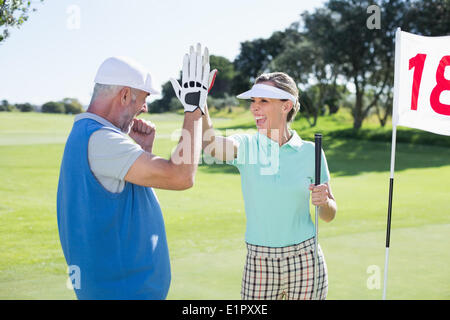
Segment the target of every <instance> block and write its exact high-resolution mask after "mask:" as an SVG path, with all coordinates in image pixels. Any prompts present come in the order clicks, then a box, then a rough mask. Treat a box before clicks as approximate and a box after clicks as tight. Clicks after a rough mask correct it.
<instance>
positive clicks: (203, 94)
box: [170, 43, 217, 114]
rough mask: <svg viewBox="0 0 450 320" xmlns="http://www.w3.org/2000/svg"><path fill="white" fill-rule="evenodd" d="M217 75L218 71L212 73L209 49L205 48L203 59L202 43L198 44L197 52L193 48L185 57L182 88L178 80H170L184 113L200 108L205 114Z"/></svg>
mask: <svg viewBox="0 0 450 320" xmlns="http://www.w3.org/2000/svg"><path fill="white" fill-rule="evenodd" d="M216 73H217V70H216V69H214V70H213V71H211V72H210V66H209V52H208V48H206V47H205V53H204V55H203V57H202V55H201V45H200V43H199V44H197V51H196V52H194V47H192V46H191V48H190V53H189V54H185V55H184V59H183V70H182V74H181V86H180V84H179V83H178V81H177V80H175V79H173V78H171V79H170V82H171V83H172V87H173V90H174V91H175V95H176V96H177V98H178V99H179V100H180V101H181V103H182V105H183V107H184V112H192V111H194V110H195V109H197V108H200V110H201V111H202V114H204V113H205V105H206V98H207V97H208V92H209V90H210V89H211V87H212V85H213V84H214V79H215V77H216Z"/></svg>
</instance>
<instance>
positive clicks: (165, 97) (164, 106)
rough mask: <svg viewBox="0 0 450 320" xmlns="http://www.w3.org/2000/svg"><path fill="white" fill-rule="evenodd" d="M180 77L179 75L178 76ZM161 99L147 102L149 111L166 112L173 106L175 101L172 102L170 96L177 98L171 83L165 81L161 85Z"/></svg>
mask: <svg viewBox="0 0 450 320" xmlns="http://www.w3.org/2000/svg"><path fill="white" fill-rule="evenodd" d="M180 79H181V77H180ZM161 96H162V98H161V99H156V100H154V101H153V102H151V103H149V104H148V112H149V113H162V112H167V111H169V110H170V109H171V107H175V106H176V105H175V103H172V98H177V97H176V96H175V92H174V91H173V88H172V83H170V81H167V82H166V83H164V84H163V85H162V90H161Z"/></svg>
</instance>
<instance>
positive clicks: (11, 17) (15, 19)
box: [0, 0, 43, 43]
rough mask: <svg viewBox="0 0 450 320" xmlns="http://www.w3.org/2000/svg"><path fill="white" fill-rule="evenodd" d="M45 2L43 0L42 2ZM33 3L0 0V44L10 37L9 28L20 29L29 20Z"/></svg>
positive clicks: (34, 9)
mask: <svg viewBox="0 0 450 320" xmlns="http://www.w3.org/2000/svg"><path fill="white" fill-rule="evenodd" d="M40 2H43V0H40ZM31 4H32V1H23V0H0V43H1V42H2V41H4V40H5V39H6V38H7V37H9V34H10V32H9V28H14V27H17V28H19V27H20V26H21V25H22V24H23V23H24V22H25V21H27V20H28V15H29V12H30V10H31V11H36V8H31Z"/></svg>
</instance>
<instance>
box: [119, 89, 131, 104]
mask: <svg viewBox="0 0 450 320" xmlns="http://www.w3.org/2000/svg"><path fill="white" fill-rule="evenodd" d="M119 94H120V103H121V104H122V105H123V106H126V105H128V104H129V103H130V101H131V88H130V87H123V88H122V89H121V90H120V91H119Z"/></svg>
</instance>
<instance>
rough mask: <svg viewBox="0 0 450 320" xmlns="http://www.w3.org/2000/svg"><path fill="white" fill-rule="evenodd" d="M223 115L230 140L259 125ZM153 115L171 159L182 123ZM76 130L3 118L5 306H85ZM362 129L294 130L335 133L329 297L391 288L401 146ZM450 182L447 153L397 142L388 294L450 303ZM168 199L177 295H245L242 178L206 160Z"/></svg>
mask: <svg viewBox="0 0 450 320" xmlns="http://www.w3.org/2000/svg"><path fill="white" fill-rule="evenodd" d="M213 115H214V117H215V119H214V120H213V121H214V125H215V127H216V128H217V129H218V131H219V132H222V133H227V132H229V131H230V130H231V129H232V130H252V128H253V120H252V118H251V115H250V114H249V113H248V112H246V111H245V110H240V111H237V112H235V113H231V114H228V113H227V112H226V111H220V112H213ZM144 117H145V118H149V119H151V120H152V121H153V122H155V123H156V125H157V132H158V133H157V138H156V142H155V147H154V152H155V153H156V154H158V155H161V156H165V157H168V156H169V155H170V152H171V150H172V148H173V147H174V146H175V145H176V143H177V138H176V134H175V135H173V131H174V130H176V129H178V128H180V127H181V125H182V119H183V118H182V115H177V114H161V115H145V116H144ZM72 122H73V116H68V115H46V114H38V113H29V114H25V113H0V182H1V183H0V298H1V299H73V298H75V296H74V294H73V292H72V291H71V290H68V289H67V288H66V285H65V283H66V275H65V273H66V269H67V266H66V264H65V261H64V258H63V255H62V251H61V248H60V245H59V238H58V231H57V224H56V187H57V181H58V174H59V165H60V161H61V157H62V152H63V148H64V142H65V139H66V137H67V134H68V133H69V131H70V128H71V124H72ZM366 126H368V127H370V124H368V125H366ZM350 127H351V121H349V118H348V117H347V115H345V114H341V113H339V114H338V115H335V116H333V117H323V118H320V119H319V123H318V127H316V128H309V127H308V126H307V124H306V122H305V123H303V122H302V120H299V121H297V122H295V123H294V124H293V128H294V129H296V130H297V131H298V132H299V134H300V135H301V136H302V137H303V138H304V139H311V138H312V137H313V135H314V132H322V133H323V134H324V144H323V147H324V150H325V152H326V155H327V159H328V164H329V167H330V171H331V176H332V180H331V184H332V188H333V192H334V194H335V197H336V199H337V202H338V215H337V217H336V219H335V220H334V221H332V222H331V223H328V224H326V223H323V222H321V223H320V226H319V229H320V242H321V246H322V248H323V250H324V252H325V255H326V260H327V265H328V270H329V281H330V287H329V295H328V298H329V299H379V298H380V297H381V288H380V289H377V288H375V289H370V288H369V287H368V286H367V281H368V279H369V277H370V276H372V274H368V273H367V270H368V267H369V266H377V267H378V268H379V271H380V277H381V279H380V281H381V285H382V276H383V266H384V240H385V227H386V213H387V196H388V182H389V163H390V150H391V148H390V139H389V140H388V141H370V140H369V141H368V140H357V139H349V138H347V137H342V136H333V132H338V131H339V130H348V129H349V128H350ZM363 129H364V128H363ZM386 130H388V129H386ZM419 135H420V133H419ZM448 181H450V150H449V149H448V148H447V147H443V146H432V145H420V144H416V145H414V144H407V143H402V142H399V143H398V144H397V157H396V172H395V188H394V206H393V225H392V227H393V229H392V240H391V260H390V270H389V287H388V298H395V299H448V298H450V286H449V283H450V282H449V280H450V276H449V274H448V272H447V269H448V268H447V267H446V265H447V264H448V263H449V262H450V255H449V254H448V252H449V250H448V249H449V247H448V234H449V231H450V214H449V213H450V209H449V208H448V206H447V204H446V202H447V199H448V195H449V194H450V184H449V182H448ZM156 194H157V196H158V198H159V201H160V204H161V208H162V210H163V214H164V218H165V223H166V229H167V236H168V242H169V249H170V254H171V263H172V276H173V280H172V285H171V289H170V292H169V296H168V298H169V299H239V298H240V295H239V291H240V281H241V276H242V268H243V265H244V257H245V246H244V233H245V213H244V206H243V199H242V195H241V187H240V176H239V174H238V172H237V170H236V169H235V168H233V167H231V166H227V165H212V166H210V165H205V164H202V165H201V166H200V167H199V170H198V174H197V177H196V181H195V186H194V187H193V188H192V189H189V190H186V191H182V192H175V191H166V190H156Z"/></svg>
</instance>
